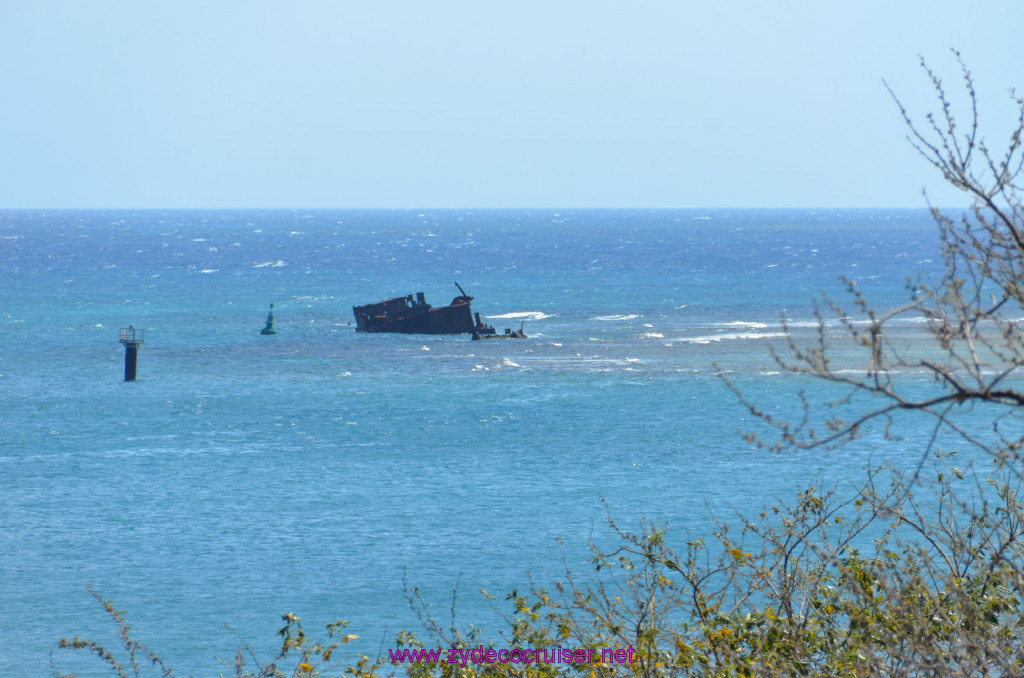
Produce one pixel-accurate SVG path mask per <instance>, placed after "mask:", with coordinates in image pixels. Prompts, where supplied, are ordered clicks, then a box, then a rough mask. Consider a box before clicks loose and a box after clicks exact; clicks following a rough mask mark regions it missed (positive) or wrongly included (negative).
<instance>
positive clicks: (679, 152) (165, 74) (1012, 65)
mask: <svg viewBox="0 0 1024 678" xmlns="http://www.w3.org/2000/svg"><path fill="white" fill-rule="evenodd" d="M1022 29H1024V0H993V1H987V0H975V1H974V2H967V1H966V0H958V1H957V2H948V1H946V0H909V1H904V0H846V1H844V2H836V1H832V0H815V1H811V0H793V1H788V2H787V1H778V0H776V1H771V0H759V1H754V0H749V1H748V0H743V1H741V0H733V1H729V0H703V1H697V0H671V1H670V0H589V1H588V0H438V1H436V2H431V1H430V0H361V1H359V2H354V1H349V0H289V1H287V2H285V1H284V0H277V1H274V2H265V1H259V0H200V1H188V0H173V1H172V0H166V1H153V0H124V1H113V0H97V1H95V2H85V1H82V0H0V60H2V67H0V96H2V99H0V101H2V105H0V207H580V206H592V207H752V206H765V207H787V206H789V207H843V206H854V207H856V206H920V205H922V204H923V200H922V197H921V189H922V188H925V187H927V188H928V189H929V192H930V193H931V194H932V196H933V198H935V201H936V202H937V203H939V204H955V203H956V202H957V201H958V200H959V197H958V196H957V195H956V194H954V193H953V192H951V191H947V190H944V189H943V188H942V186H941V182H940V181H939V180H938V178H937V176H936V175H935V174H934V173H933V172H932V171H930V170H929V169H928V168H927V167H926V166H925V165H924V163H923V162H922V161H921V160H920V159H919V158H918V157H917V156H916V154H915V153H914V151H913V150H912V149H910V148H909V146H908V145H907V144H906V142H905V140H904V130H903V129H902V123H901V121H900V119H899V116H898V113H897V110H896V108H895V106H894V105H893V103H892V101H891V100H890V99H889V96H888V94H887V93H886V91H885V89H884V88H883V86H882V82H881V79H882V78H883V77H884V78H886V79H887V80H888V81H889V83H890V84H891V85H892V86H893V87H894V89H896V90H897V92H898V93H899V94H900V95H901V96H903V97H904V98H905V99H906V102H907V103H908V105H909V106H910V108H911V109H912V110H915V111H920V112H922V113H923V111H924V110H925V107H926V106H931V105H932V99H931V92H930V87H929V85H928V83H927V82H926V81H925V79H924V78H923V75H922V73H921V71H920V69H919V67H918V56H917V55H918V54H921V55H924V56H925V57H927V58H928V59H929V61H930V62H931V63H932V64H933V66H934V67H935V68H936V69H937V70H939V71H940V72H942V74H943V75H944V76H945V79H946V82H947V83H948V84H949V86H950V89H952V90H955V91H956V92H957V94H959V93H960V89H959V74H958V72H957V70H956V64H955V62H954V61H953V59H952V57H951V56H950V55H949V51H948V50H949V48H950V47H953V46H955V47H957V48H958V49H960V50H961V52H962V53H963V54H964V57H965V59H966V60H967V62H968V63H969V65H970V66H971V67H972V69H973V70H974V71H975V75H976V77H977V80H978V86H979V90H980V94H981V96H982V98H983V108H982V114H983V116H984V118H983V120H982V123H983V131H984V134H985V137H986V139H987V140H988V142H989V143H990V145H992V146H993V147H999V146H1000V145H1001V144H1003V143H1004V142H1005V140H1006V139H1007V138H1008V135H1009V131H1010V129H1011V127H1012V122H1013V120H1012V119H1011V118H1010V116H1011V114H1012V113H1013V109H1012V106H1011V105H1010V103H1009V99H1008V96H1007V91H1008V90H1009V88H1011V87H1013V86H1017V88H1018V90H1021V91H1024V42H1022V40H1021V32H1022Z"/></svg>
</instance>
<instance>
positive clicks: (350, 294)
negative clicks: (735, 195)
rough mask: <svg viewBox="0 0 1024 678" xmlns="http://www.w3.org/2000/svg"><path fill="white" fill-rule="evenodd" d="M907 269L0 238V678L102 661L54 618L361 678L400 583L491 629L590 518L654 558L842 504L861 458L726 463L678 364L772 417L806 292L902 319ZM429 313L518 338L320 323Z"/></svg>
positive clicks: (79, 229)
mask: <svg viewBox="0 0 1024 678" xmlns="http://www.w3.org/2000/svg"><path fill="white" fill-rule="evenodd" d="M936 252H937V244H936V239H935V236H934V233H933V229H932V225H931V222H930V221H929V219H928V216H927V214H926V213H925V212H923V211H881V210H879V211H768V212H762V211H721V210H718V211H670V210H655V211H651V210H627V211H621V210H620V211H599V210H595V211H585V210H584V211H569V210H566V211H560V212H555V211H540V210H537V211H484V212H467V211H443V212H423V213H420V212H415V211H411V212H410V211H357V212H353V211H340V212H331V211H312V212H304V211H269V212H242V211H229V212H198V211H190V212H155V211H154V212H118V211H109V212H70V211H69V212H0V295H2V307H0V336H2V338H3V345H4V360H3V363H2V364H0V407H2V411H3V413H4V416H3V420H2V422H0V431H2V435H0V519H2V523H0V524H2V526H3V527H2V530H0V594H2V600H3V601H4V604H5V611H6V614H5V615H3V616H2V617H0V645H2V647H0V674H3V675H43V674H46V673H47V672H48V671H49V656H50V653H51V651H52V650H53V649H54V648H55V646H56V642H57V639H58V638H59V637H61V636H67V635H74V634H78V635H83V636H90V637H97V638H100V639H106V640H109V639H110V638H111V629H110V626H109V624H107V622H106V620H105V619H104V618H103V614H102V611H101V610H100V608H99V607H98V606H97V605H96V603H95V601H93V600H92V598H91V597H90V594H89V593H88V590H87V588H86V586H87V585H91V586H93V587H95V589H96V590H98V591H99V592H100V593H101V594H102V595H103V596H104V597H106V598H111V599H113V600H114V601H115V604H116V606H117V607H118V608H119V609H122V610H126V611H128V614H129V620H130V622H131V623H132V624H133V627H134V628H135V629H136V632H137V634H138V637H139V638H140V639H141V640H143V641H144V642H145V643H146V644H147V645H148V646H150V647H151V648H153V649H154V650H156V651H157V652H158V653H159V654H161V655H162V656H164V657H165V658H166V659H167V660H168V661H169V662H170V664H171V665H172V666H174V667H175V668H176V670H178V671H179V672H181V673H185V674H187V673H195V674H197V675H209V674H211V673H212V672H213V671H215V670H216V666H217V665H216V662H215V658H216V657H223V658H225V659H226V658H228V657H229V656H230V655H231V653H232V652H233V650H234V648H235V647H236V646H237V644H238V640H237V638H236V637H235V636H234V635H233V634H232V632H231V631H228V630H226V629H225V628H224V625H225V624H229V625H230V626H231V628H232V629H233V631H234V632H235V633H237V634H238V635H239V636H241V637H242V638H244V639H245V640H246V641H247V642H249V643H250V644H251V645H252V646H253V647H254V649H256V650H257V651H258V652H260V653H262V654H263V655H264V656H269V655H270V653H271V652H272V651H273V649H274V645H275V636H274V633H275V632H276V630H277V629H278V628H279V627H280V623H279V617H280V615H281V614H282V613H284V612H289V611H293V612H296V613H298V614H300V615H301V616H303V618H304V619H305V620H306V621H307V622H308V628H316V627H318V626H320V625H322V624H325V623H327V622H329V621H332V620H334V619H337V618H344V619H349V620H351V622H352V626H351V631H352V632H353V633H356V634H358V635H359V636H360V640H359V641H358V642H357V643H356V644H355V645H354V649H355V650H357V651H362V652H369V653H372V654H376V652H377V651H378V649H379V648H380V647H381V646H382V643H383V646H384V647H385V648H386V647H390V639H391V636H393V634H394V632H395V631H397V630H398V629H399V628H402V627H414V626H415V624H416V622H415V617H414V616H413V614H412V612H411V611H410V610H409V608H408V606H407V605H406V603H405V601H404V595H403V578H404V579H405V580H406V581H407V582H408V585H409V586H417V587H419V588H420V590H421V592H422V593H423V595H424V596H425V598H426V599H427V600H428V601H430V602H431V603H433V604H435V605H436V606H437V609H438V610H443V609H445V608H446V607H447V605H448V603H449V602H450V597H451V589H452V587H453V586H454V585H455V584H456V582H458V585H459V604H458V608H457V609H458V614H459V618H460V619H462V620H463V621H464V622H466V623H470V622H473V623H482V624H484V625H485V626H488V627H490V628H497V626H498V620H497V616H496V614H495V613H494V611H493V610H492V609H491V608H490V602H489V601H487V600H486V599H485V598H484V597H483V596H482V595H481V594H480V593H479V590H480V589H487V590H488V591H490V592H491V593H494V594H498V595H499V598H501V595H500V594H503V593H505V592H507V591H510V590H511V589H513V588H519V589H523V588H524V587H525V585H526V583H527V581H528V579H527V574H526V573H527V571H529V572H530V573H531V574H532V575H533V577H534V578H535V579H537V580H540V581H553V580H554V579H556V578H557V577H558V576H559V575H560V574H561V573H562V571H563V567H564V565H563V560H562V558H563V552H562V551H560V549H559V546H558V544H557V542H556V539H558V538H561V539H562V540H563V544H564V546H563V547H562V548H563V549H564V557H565V562H567V563H569V565H570V566H571V567H573V568H574V569H577V570H584V569H585V568H586V567H587V555H588V551H587V540H588V538H590V537H591V536H593V537H594V538H595V539H596V540H598V541H599V542H601V541H603V542H604V543H608V540H609V539H610V534H609V531H608V530H607V528H606V527H605V525H604V519H605V515H606V512H605V504H604V503H603V502H607V506H608V507H609V508H610V510H611V511H612V513H613V515H615V517H616V518H617V519H618V520H619V521H620V522H622V523H623V524H625V525H629V526H635V525H637V521H638V520H639V519H640V518H641V517H644V516H646V517H648V518H651V519H656V520H659V521H662V522H664V523H666V524H667V525H668V527H669V529H670V531H671V534H673V535H676V536H677V538H679V539H682V538H683V535H684V534H685V531H686V530H692V531H695V532H698V533H699V532H700V531H701V530H706V529H707V527H708V525H709V519H708V509H709V507H710V508H712V509H714V510H716V511H727V510H729V508H730V507H738V508H744V507H754V506H759V505H760V504H761V503H763V502H764V501H765V500H767V499H768V498H770V497H771V496H773V495H780V496H786V495H788V494H789V493H791V492H792V491H793V490H794V489H796V488H797V487H799V486H800V485H801V484H802V483H804V482H806V481H807V480H809V479H810V478H812V477H814V476H815V475H816V474H819V473H821V474H824V475H825V476H826V477H829V478H835V479H841V478H846V477H849V478H853V477H856V476H857V475H858V474H859V473H860V469H861V468H863V467H864V466H865V465H867V464H868V463H869V459H868V453H869V452H870V450H868V449H866V448H861V449H857V448H853V449H850V450H844V451H843V452H841V453H832V454H830V455H826V454H823V453H821V452H815V453H788V454H782V455H777V454H769V453H765V452H763V451H758V450H755V449H751V448H750V447H749V446H747V445H746V444H745V443H744V442H743V441H742V440H741V439H740V438H739V437H738V436H737V433H736V430H737V428H738V427H740V426H742V425H743V423H744V418H745V413H744V411H743V410H742V408H741V407H740V406H739V404H738V403H737V402H736V399H735V397H734V396H733V395H732V394H731V393H730V392H729V391H728V389H726V388H725V386H724V385H723V384H722V383H721V381H720V380H719V379H718V378H717V377H716V376H715V371H714V368H713V366H712V365H713V363H716V362H717V363H719V364H721V365H722V367H723V369H725V370H727V371H728V372H729V373H730V374H731V375H732V377H733V378H734V379H735V380H736V381H737V383H738V384H739V385H740V386H741V387H742V388H743V389H744V390H745V392H747V393H749V394H751V395H752V397H754V398H756V399H758V401H759V402H765V403H766V404H767V405H768V406H771V407H780V408H786V407H789V406H791V404H792V403H793V397H794V393H795V392H796V390H797V389H798V388H801V387H809V388H812V389H813V388H816V387H815V386H814V385H813V384H806V383H802V382H800V381H799V380H797V379H794V378H792V377H784V376H782V375H779V374H778V369H777V367H776V366H775V365H773V363H772V362H771V359H770V357H769V355H768V352H767V348H766V347H767V344H768V343H769V342H771V341H778V340H779V339H780V338H781V328H780V326H779V322H778V320H779V315H780V313H781V312H783V311H785V312H786V313H787V315H788V316H789V317H791V318H792V319H793V320H794V322H795V323H796V327H797V328H801V327H806V326H807V325H809V324H810V323H811V320H812V318H813V316H812V305H811V302H812V300H813V298H814V296H815V295H816V294H817V293H818V292H819V291H820V290H825V291H829V292H833V293H838V291H839V289H840V288H839V284H838V282H837V278H836V277H837V275H839V274H845V275H851V276H855V277H857V278H858V279H859V280H860V281H861V282H862V286H863V287H864V288H865V289H866V290H867V292H868V293H869V294H870V295H871V296H872V298H874V299H877V300H878V301H879V304H880V305H881V306H886V305H888V304H890V303H897V302H900V301H903V300H904V299H905V291H904V289H903V286H904V278H905V277H906V275H908V274H909V273H911V272H913V271H917V270H925V271H929V270H932V271H934V267H935V265H936V264H935V261H936V260H937V258H938V257H937V256H936ZM455 280H458V281H459V283H461V284H462V285H463V287H465V288H466V290H467V292H468V293H469V294H471V295H474V296H475V297H476V300H475V301H474V304H473V306H474V310H477V311H479V312H481V313H482V315H484V316H485V317H486V318H488V320H489V322H491V323H493V324H495V325H496V326H498V327H499V328H501V327H504V326H514V327H518V325H519V323H520V322H523V323H525V330H526V332H527V334H529V335H530V338H529V339H528V340H526V341H493V342H472V341H469V339H468V337H428V336H398V335H391V336H384V335H381V336H377V335H361V334H356V333H355V332H354V330H353V326H352V315H351V307H352V306H353V305H356V304H363V303H368V302H372V301H378V300H381V299H384V298H386V297H389V296H396V295H405V294H410V293H414V292H418V291H423V292H425V293H426V295H427V300H428V301H429V302H431V303H434V304H444V303H447V302H448V301H449V300H450V298H451V297H453V296H455V294H456V293H457V291H456V290H455V287H454V284H453V283H454V281H455ZM269 303H274V304H275V312H276V320H277V323H276V324H277V328H278V330H279V332H280V333H279V334H278V335H276V336H274V337H262V336H260V335H259V329H260V328H261V327H262V326H263V321H264V318H265V315H266V309H267V305H268V304H269ZM129 323H133V324H134V325H135V326H136V327H139V328H144V329H145V330H146V332H147V334H146V343H145V344H144V346H143V347H142V349H141V352H140V361H139V380H138V381H137V382H135V383H131V384H126V383H123V382H122V380H121V379H122V374H123V373H122V367H123V363H122V361H123V350H122V348H121V347H120V345H119V344H118V342H117V339H118V335H117V330H118V328H119V327H125V326H127V325H128V324H129ZM907 331H908V332H912V331H913V328H912V327H908V329H907ZM813 393H814V391H812V394H813ZM909 437H910V438H913V429H910V434H909ZM874 454H875V455H876V457H875V460H876V461H877V460H878V458H879V456H878V455H881V456H884V457H885V458H894V459H895V461H896V463H912V461H913V454H914V453H913V451H911V449H910V448H909V447H908V448H907V451H901V450H900V449H899V448H898V447H897V448H887V449H885V450H882V451H877V450H876V451H874ZM56 656H57V659H58V662H59V663H58V666H59V667H60V668H62V669H64V670H78V671H80V674H81V675H103V674H102V673H99V674H97V673H95V672H94V671H91V670H90V669H89V668H88V667H89V666H93V667H95V664H92V665H90V664H85V665H82V664H79V663H78V662H76V660H75V658H73V657H69V656H68V655H66V654H63V653H58V654H57V655H56ZM26 666H28V667H32V668H31V670H29V672H28V673H26V672H25V670H24V667H26ZM36 668H38V670H35V669H36Z"/></svg>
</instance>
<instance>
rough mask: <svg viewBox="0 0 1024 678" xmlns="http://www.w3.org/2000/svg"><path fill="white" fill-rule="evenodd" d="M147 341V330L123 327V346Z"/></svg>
mask: <svg viewBox="0 0 1024 678" xmlns="http://www.w3.org/2000/svg"><path fill="white" fill-rule="evenodd" d="M145 341H146V330H140V329H138V328H135V327H122V328H121V343H122V344H141V343H144V342H145Z"/></svg>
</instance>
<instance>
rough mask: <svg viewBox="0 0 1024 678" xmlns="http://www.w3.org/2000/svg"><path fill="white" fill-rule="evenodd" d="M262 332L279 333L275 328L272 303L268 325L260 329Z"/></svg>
mask: <svg viewBox="0 0 1024 678" xmlns="http://www.w3.org/2000/svg"><path fill="white" fill-rule="evenodd" d="M260 334H277V330H275V329H274V305H273V304H271V305H270V313H268V314H267V326H266V327H264V328H263V329H262V330H260Z"/></svg>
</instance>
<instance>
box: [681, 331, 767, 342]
mask: <svg viewBox="0 0 1024 678" xmlns="http://www.w3.org/2000/svg"><path fill="white" fill-rule="evenodd" d="M784 336H786V333H785V332H727V333H724V334H705V335H702V336H699V337H682V338H680V339H677V341H682V342H685V343H687V344H710V343H712V342H715V341H732V340H734V339H772V338H774V337H784Z"/></svg>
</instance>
